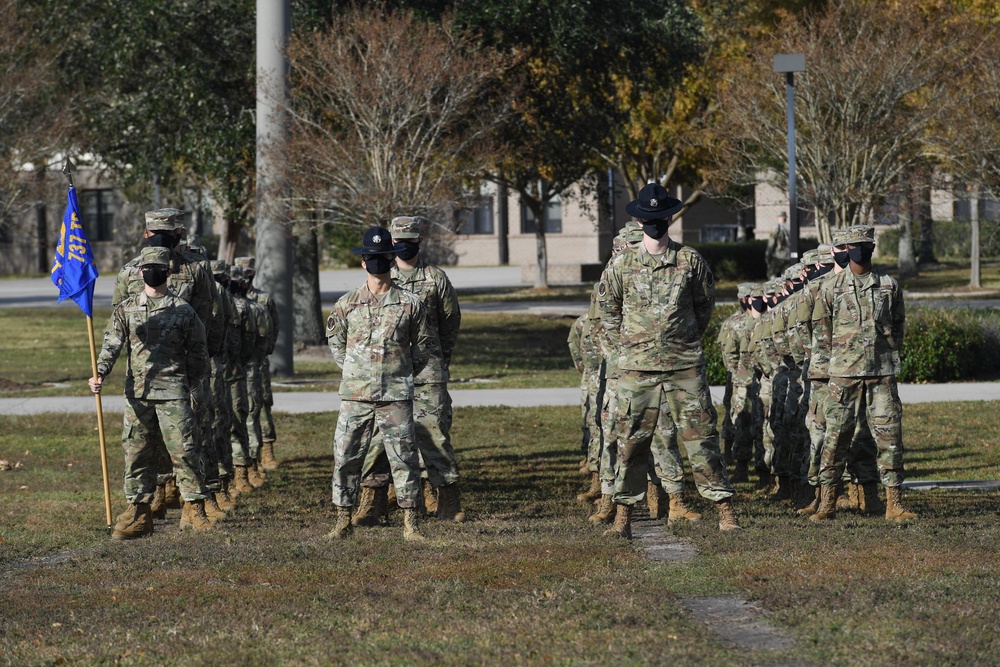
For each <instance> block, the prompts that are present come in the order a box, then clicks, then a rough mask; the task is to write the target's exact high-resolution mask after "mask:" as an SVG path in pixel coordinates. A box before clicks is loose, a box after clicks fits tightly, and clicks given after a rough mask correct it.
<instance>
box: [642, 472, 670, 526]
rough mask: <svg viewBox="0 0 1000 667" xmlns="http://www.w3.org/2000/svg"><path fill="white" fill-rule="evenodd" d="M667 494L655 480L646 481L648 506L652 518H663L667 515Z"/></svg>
mask: <svg viewBox="0 0 1000 667" xmlns="http://www.w3.org/2000/svg"><path fill="white" fill-rule="evenodd" d="M666 501H667V494H666V492H665V491H664V490H663V487H662V486H660V485H659V484H653V482H651V481H648V482H646V507H648V508H649V518H650V519H662V518H663V517H665V516H666V515H667V502H666Z"/></svg>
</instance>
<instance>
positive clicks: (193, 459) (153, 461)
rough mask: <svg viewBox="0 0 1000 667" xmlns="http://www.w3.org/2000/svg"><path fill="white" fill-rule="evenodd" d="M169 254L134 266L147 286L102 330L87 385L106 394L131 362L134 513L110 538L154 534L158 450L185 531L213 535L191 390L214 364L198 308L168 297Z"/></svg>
mask: <svg viewBox="0 0 1000 667" xmlns="http://www.w3.org/2000/svg"><path fill="white" fill-rule="evenodd" d="M170 259H171V258H170V250H169V249H167V248H145V249H143V251H142V253H141V255H140V256H139V261H138V262H137V263H136V266H137V267H138V268H139V270H140V273H141V275H142V278H143V281H144V285H145V287H144V288H143V291H142V292H141V293H140V294H136V295H133V296H129V297H126V298H125V299H123V300H122V301H121V302H120V303H119V304H118V305H117V306H116V307H115V309H114V312H113V313H112V315H111V319H110V320H109V321H108V326H107V329H106V330H105V332H104V345H103V346H102V348H101V354H100V356H99V357H98V360H97V376H96V377H93V378H91V379H90V380H89V384H90V388H91V390H92V391H93V392H94V393H95V394H97V393H100V391H101V387H102V385H103V383H104V378H106V377H107V376H108V374H109V373H110V372H111V370H112V368H114V365H115V361H116V360H117V359H118V356H119V355H120V354H121V353H122V352H123V351H124V352H125V354H126V359H127V360H128V372H127V375H126V377H125V397H126V406H125V425H124V428H123V430H122V447H123V448H124V450H125V497H126V499H127V500H128V502H129V505H130V507H129V509H128V510H126V511H125V512H124V513H123V514H121V515H120V516H119V517H118V520H117V521H116V522H115V527H114V532H113V533H112V536H111V537H112V539H116V540H127V539H134V538H137V537H143V536H145V535H149V534H150V533H152V532H153V515H152V510H151V508H150V504H151V502H152V500H153V495H154V493H155V491H156V465H157V453H158V452H157V450H156V448H155V443H159V442H162V443H164V444H165V446H166V449H167V451H168V452H169V454H170V458H171V461H172V462H173V467H174V471H175V474H176V476H177V484H178V486H179V487H180V493H181V497H182V498H183V499H184V509H183V512H182V513H181V528H193V529H195V530H198V531H204V530H209V529H210V528H211V525H212V524H211V522H210V521H209V518H208V516H207V515H206V514H205V500H206V499H207V498H209V497H211V496H210V492H209V490H208V489H207V488H206V487H205V482H204V471H203V470H202V465H203V458H202V457H201V456H200V455H199V453H198V451H197V449H196V446H195V434H196V432H197V422H196V421H195V417H194V414H193V413H192V410H191V401H190V388H191V386H192V385H193V384H194V383H195V382H198V378H200V377H201V376H202V375H203V374H204V373H206V372H207V369H208V366H209V358H208V352H207V349H206V343H205V328H204V326H203V325H202V323H201V321H200V320H199V319H198V316H197V314H196V313H195V311H194V309H192V308H191V306H189V305H188V304H187V303H185V302H184V301H183V300H181V299H179V298H177V297H176V296H174V295H173V294H171V293H169V290H168V287H167V275H168V272H169V267H170Z"/></svg>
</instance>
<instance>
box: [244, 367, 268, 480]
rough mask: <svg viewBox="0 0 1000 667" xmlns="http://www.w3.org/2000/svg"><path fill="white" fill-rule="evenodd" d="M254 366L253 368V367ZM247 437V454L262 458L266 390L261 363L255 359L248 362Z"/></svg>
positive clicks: (251, 456) (255, 459)
mask: <svg viewBox="0 0 1000 667" xmlns="http://www.w3.org/2000/svg"><path fill="white" fill-rule="evenodd" d="M251 367H253V368H251ZM246 385H247V417H246V425H247V438H248V439H249V443H250V448H249V451H248V453H247V455H248V456H249V457H250V458H251V459H253V460H254V461H259V460H260V447H261V443H262V442H263V441H264V433H263V430H262V429H261V426H260V411H261V408H262V407H263V405H264V391H263V386H262V385H261V377H260V364H259V363H258V362H257V361H253V362H251V363H249V364H247V379H246Z"/></svg>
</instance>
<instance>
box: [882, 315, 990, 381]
mask: <svg viewBox="0 0 1000 667" xmlns="http://www.w3.org/2000/svg"><path fill="white" fill-rule="evenodd" d="M901 357H902V366H903V367H902V371H901V372H900V374H899V381H900V382H954V381H956V380H993V379H996V378H997V377H1000V314H998V313H997V312H996V311H993V310H972V309H967V308H954V309H942V310H938V309H930V308H918V309H914V310H911V311H910V312H909V313H908V314H907V318H906V333H905V335H904V336H903V350H902V354H901Z"/></svg>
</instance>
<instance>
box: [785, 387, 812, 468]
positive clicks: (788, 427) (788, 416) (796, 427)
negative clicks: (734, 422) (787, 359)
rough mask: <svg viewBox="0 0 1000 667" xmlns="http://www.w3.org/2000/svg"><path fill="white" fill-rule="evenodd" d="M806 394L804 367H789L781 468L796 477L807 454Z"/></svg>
mask: <svg viewBox="0 0 1000 667" xmlns="http://www.w3.org/2000/svg"><path fill="white" fill-rule="evenodd" d="M804 394H805V389H804V388H803V386H802V369H801V368H798V367H790V368H789V369H788V389H787V390H786V392H785V406H784V409H783V411H782V415H781V416H782V424H781V426H782V428H783V429H784V432H785V447H784V449H783V450H782V457H783V458H784V460H783V461H782V462H781V465H780V466H779V469H780V470H783V471H784V474H786V475H789V476H790V477H793V478H795V479H798V478H799V474H800V473H801V470H802V459H803V458H804V457H805V455H806V454H805V451H806V443H807V432H806V429H805V422H804V417H805V413H804V411H803V410H802V408H801V404H802V396H803V395H804Z"/></svg>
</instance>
